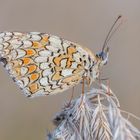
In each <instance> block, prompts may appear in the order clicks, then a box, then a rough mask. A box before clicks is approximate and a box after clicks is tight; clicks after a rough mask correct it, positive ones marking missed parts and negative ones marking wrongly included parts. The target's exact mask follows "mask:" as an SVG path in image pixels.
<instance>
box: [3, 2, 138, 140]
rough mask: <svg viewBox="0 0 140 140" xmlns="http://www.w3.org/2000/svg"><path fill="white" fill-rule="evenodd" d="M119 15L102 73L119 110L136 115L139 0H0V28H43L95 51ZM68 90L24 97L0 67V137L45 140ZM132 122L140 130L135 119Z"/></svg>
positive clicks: (76, 93) (4, 138)
mask: <svg viewBox="0 0 140 140" xmlns="http://www.w3.org/2000/svg"><path fill="white" fill-rule="evenodd" d="M119 14H122V15H123V17H124V18H125V22H124V23H123V25H122V26H121V27H120V29H119V30H118V31H117V32H116V34H115V35H114V36H113V38H112V39H111V41H110V43H109V46H110V47H111V49H110V56H109V63H108V65H106V66H105V67H104V69H103V76H104V77H109V78H110V86H111V88H112V90H113V91H114V92H115V93H116V95H117V97H118V98H119V101H120V103H121V109H124V110H126V111H129V112H132V113H134V114H136V115H137V116H140V89H139V88H140V1H139V0H133V1H132V0H123V1H122V0H105V1H103V0H39V1H35V0H22V1H21V0H0V31H24V32H25V31H27V32H28V31H39V32H46V33H48V34H53V35H57V36H60V37H63V38H65V39H67V40H70V41H73V42H77V43H79V44H81V45H83V46H86V47H88V48H90V49H91V50H92V51H93V52H98V51H100V49H101V47H102V44H103V41H104V39H105V36H106V34H107V32H108V30H109V28H110V27H111V25H112V23H113V22H114V20H115V19H116V17H117V16H118V15H119ZM79 87H80V85H79V86H78V87H77V88H76V91H75V96H78V93H80V91H79V90H78V88H79ZM79 89H80V88H79ZM70 93H71V89H70V90H69V91H66V92H64V93H59V94H57V95H55V96H47V97H38V98H34V99H28V98H26V97H25V96H24V95H22V94H21V91H20V89H19V88H18V87H17V86H16V85H15V83H14V82H13V81H12V80H11V78H10V77H9V75H8V74H7V72H6V71H5V70H4V68H3V67H2V66H0V140H25V139H26V140H44V139H45V137H46V130H52V129H53V125H52V123H51V120H52V117H53V116H54V114H55V112H58V111H59V110H60V109H61V106H62V105H63V103H64V102H65V101H66V100H67V99H69V98H70ZM132 122H133V124H135V126H137V127H138V128H139V129H140V122H138V121H136V120H132Z"/></svg>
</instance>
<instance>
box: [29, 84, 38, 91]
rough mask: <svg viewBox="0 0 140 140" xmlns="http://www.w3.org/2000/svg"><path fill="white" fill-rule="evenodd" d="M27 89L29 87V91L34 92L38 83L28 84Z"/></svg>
mask: <svg viewBox="0 0 140 140" xmlns="http://www.w3.org/2000/svg"><path fill="white" fill-rule="evenodd" d="M29 89H30V91H31V93H34V92H36V91H37V90H38V84H37V83H33V84H30V85H29Z"/></svg>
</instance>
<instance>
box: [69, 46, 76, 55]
mask: <svg viewBox="0 0 140 140" xmlns="http://www.w3.org/2000/svg"><path fill="white" fill-rule="evenodd" d="M75 52H77V50H76V49H75V47H73V46H70V47H68V48H67V53H68V55H72V54H73V53H75Z"/></svg>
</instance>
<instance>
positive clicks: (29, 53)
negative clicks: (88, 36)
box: [26, 49, 36, 57]
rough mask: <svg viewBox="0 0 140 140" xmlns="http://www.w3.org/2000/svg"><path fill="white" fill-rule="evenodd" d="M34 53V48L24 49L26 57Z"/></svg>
mask: <svg viewBox="0 0 140 140" xmlns="http://www.w3.org/2000/svg"><path fill="white" fill-rule="evenodd" d="M35 54H36V52H35V50H33V49H27V50H26V56H27V57H30V56H33V55H35Z"/></svg>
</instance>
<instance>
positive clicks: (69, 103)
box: [67, 87, 74, 107]
mask: <svg viewBox="0 0 140 140" xmlns="http://www.w3.org/2000/svg"><path fill="white" fill-rule="evenodd" d="M73 95H74V87H72V94H71V97H70V101H69V102H68V104H67V107H69V106H70V105H71V101H72V99H73Z"/></svg>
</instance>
